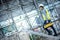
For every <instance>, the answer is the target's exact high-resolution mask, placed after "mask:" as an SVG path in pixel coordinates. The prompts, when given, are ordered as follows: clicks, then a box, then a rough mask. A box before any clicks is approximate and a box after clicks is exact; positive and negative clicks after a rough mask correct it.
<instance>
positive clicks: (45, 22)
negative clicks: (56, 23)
mask: <svg viewBox="0 0 60 40" xmlns="http://www.w3.org/2000/svg"><path fill="white" fill-rule="evenodd" d="M50 22H51V20H46V21H44V25H45V24H47V23H50ZM50 27H51V28H52V29H53V31H54V36H57V33H56V30H55V28H54V27H53V25H52V26H50ZM43 28H44V27H43ZM44 29H45V30H46V31H47V32H48V35H52V33H51V31H50V30H49V29H48V28H44Z"/></svg>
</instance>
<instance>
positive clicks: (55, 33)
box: [51, 25, 57, 36]
mask: <svg viewBox="0 0 60 40" xmlns="http://www.w3.org/2000/svg"><path fill="white" fill-rule="evenodd" d="M51 28H52V29H53V31H54V36H57V32H56V30H55V28H54V27H53V25H52V26H51Z"/></svg>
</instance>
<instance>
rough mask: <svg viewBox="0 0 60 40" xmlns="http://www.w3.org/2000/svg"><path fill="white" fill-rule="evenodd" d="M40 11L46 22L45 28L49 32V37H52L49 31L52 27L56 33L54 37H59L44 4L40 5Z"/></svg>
mask: <svg viewBox="0 0 60 40" xmlns="http://www.w3.org/2000/svg"><path fill="white" fill-rule="evenodd" d="M39 9H40V13H41V16H42V18H43V20H44V23H43V24H44V26H43V28H44V29H45V30H46V31H47V32H48V35H52V34H51V31H50V30H48V28H49V27H51V29H52V30H53V31H54V36H57V32H56V30H55V28H54V27H53V23H52V22H51V15H50V13H49V11H48V10H47V9H45V8H44V5H43V4H40V5H39ZM45 25H46V26H45Z"/></svg>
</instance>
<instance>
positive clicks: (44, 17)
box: [42, 9, 51, 20]
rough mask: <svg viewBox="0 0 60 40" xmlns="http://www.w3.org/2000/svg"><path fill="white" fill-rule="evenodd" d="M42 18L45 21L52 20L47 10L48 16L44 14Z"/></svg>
mask: <svg viewBox="0 0 60 40" xmlns="http://www.w3.org/2000/svg"><path fill="white" fill-rule="evenodd" d="M42 17H43V19H44V20H51V17H50V13H49V12H48V10H47V9H46V16H45V15H44V14H42ZM46 17H47V18H46Z"/></svg>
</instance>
